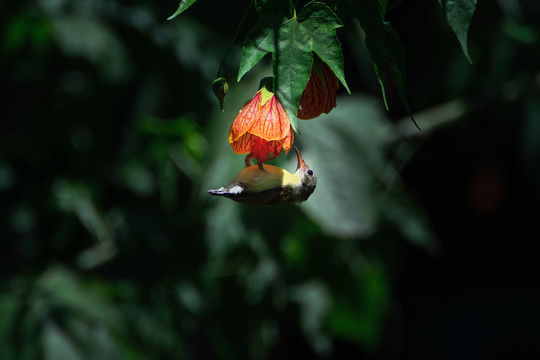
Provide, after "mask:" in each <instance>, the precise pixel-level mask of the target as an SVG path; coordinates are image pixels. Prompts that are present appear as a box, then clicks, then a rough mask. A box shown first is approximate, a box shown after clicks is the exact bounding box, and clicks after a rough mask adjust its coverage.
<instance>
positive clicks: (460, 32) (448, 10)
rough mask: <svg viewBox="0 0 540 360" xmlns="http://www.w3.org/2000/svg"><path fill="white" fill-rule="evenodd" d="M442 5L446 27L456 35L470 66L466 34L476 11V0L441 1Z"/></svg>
mask: <svg viewBox="0 0 540 360" xmlns="http://www.w3.org/2000/svg"><path fill="white" fill-rule="evenodd" d="M442 5H443V10H444V14H445V15H446V20H447V21H448V25H450V27H451V28H452V30H453V31H454V33H455V34H456V36H457V38H458V40H459V43H460V44H461V48H462V49H463V53H464V54H465V57H466V58H467V60H469V62H470V63H471V64H472V60H471V57H470V56H469V49H468V47H467V34H468V33H469V27H470V25H471V21H472V18H473V15H474V12H475V10H476V0H443V4H442Z"/></svg>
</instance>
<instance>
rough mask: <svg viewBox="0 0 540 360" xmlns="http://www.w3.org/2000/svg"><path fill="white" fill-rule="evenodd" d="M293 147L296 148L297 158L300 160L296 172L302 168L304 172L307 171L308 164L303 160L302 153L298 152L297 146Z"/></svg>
mask: <svg viewBox="0 0 540 360" xmlns="http://www.w3.org/2000/svg"><path fill="white" fill-rule="evenodd" d="M293 147H294V151H296V157H297V158H298V165H297V166H296V170H298V169H300V168H302V170H306V163H305V162H304V160H303V159H302V155H300V151H298V149H297V148H296V146H294V145H293Z"/></svg>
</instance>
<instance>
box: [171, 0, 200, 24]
mask: <svg viewBox="0 0 540 360" xmlns="http://www.w3.org/2000/svg"><path fill="white" fill-rule="evenodd" d="M195 1H197V0H180V5H178V9H176V12H175V13H174V14H172V15H171V16H169V17H168V18H167V20H172V19H174V18H175V17H177V16H178V15H180V14H181V13H183V12H184V11H186V10H187V8H188V7H190V6H191V5H193V4H194V3H195Z"/></svg>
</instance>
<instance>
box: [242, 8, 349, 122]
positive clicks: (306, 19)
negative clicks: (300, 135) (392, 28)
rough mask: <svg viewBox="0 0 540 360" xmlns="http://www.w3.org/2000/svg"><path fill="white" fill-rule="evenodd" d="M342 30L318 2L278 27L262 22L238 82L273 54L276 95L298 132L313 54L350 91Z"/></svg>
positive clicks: (248, 47) (251, 37)
mask: <svg viewBox="0 0 540 360" xmlns="http://www.w3.org/2000/svg"><path fill="white" fill-rule="evenodd" d="M341 26H342V25H341V22H340V21H339V19H338V17H337V16H336V14H334V12H333V11H332V10H331V9H330V8H329V7H328V6H326V5H325V4H323V3H319V2H310V3H309V4H307V5H306V6H305V7H304V8H303V9H302V10H301V11H300V13H299V14H298V15H297V16H293V17H292V18H290V19H286V17H285V16H284V17H283V21H282V22H281V23H280V24H278V25H277V27H272V24H269V23H268V22H266V21H259V23H258V24H257V25H256V27H255V28H254V29H253V30H251V31H250V33H249V34H248V38H247V40H246V43H245V44H244V50H243V53H242V62H241V64H240V71H239V74H238V80H240V79H241V78H242V76H243V75H244V74H245V73H246V72H248V71H249V70H250V69H251V68H253V66H255V65H256V64H257V63H258V62H259V61H260V60H261V59H262V58H263V57H264V55H266V54H267V53H272V62H273V65H274V69H273V71H274V86H275V92H276V94H277V95H278V98H279V100H280V101H281V104H282V105H283V107H284V108H285V110H286V111H287V114H288V115H289V119H290V121H291V124H292V126H293V128H294V129H295V130H297V121H296V113H297V111H298V106H299V103H300V97H301V96H302V92H303V91H304V89H305V87H306V85H307V82H308V80H309V77H310V74H311V67H312V64H313V56H312V53H313V52H315V53H316V54H317V55H318V56H319V58H321V60H323V61H324V62H325V63H326V64H327V65H328V67H329V68H330V69H331V70H332V71H333V72H334V73H335V75H336V77H337V78H338V79H339V80H340V81H341V83H342V84H343V86H345V88H346V89H347V91H349V88H348V86H347V83H346V81H345V75H344V71H343V55H342V53H341V45H340V43H339V41H338V39H337V36H336V33H335V30H336V29H337V28H339V27H341Z"/></svg>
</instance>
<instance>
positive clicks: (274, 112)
mask: <svg viewBox="0 0 540 360" xmlns="http://www.w3.org/2000/svg"><path fill="white" fill-rule="evenodd" d="M293 141H294V134H293V129H292V126H291V123H290V121H289V117H288V116H287V113H286V112H285V109H283V106H281V104H280V102H279V100H278V98H277V97H276V95H275V94H274V93H273V92H271V91H269V90H268V89H267V88H266V87H264V86H263V87H262V88H261V90H259V91H258V92H257V94H255V96H254V97H253V99H252V100H251V101H250V102H249V103H248V104H247V105H246V106H244V108H243V109H242V110H240V112H239V113H238V115H237V116H236V118H235V119H234V121H233V123H232V125H231V130H230V131H229V144H231V147H232V149H233V150H234V152H235V153H237V154H246V153H248V155H247V156H246V160H245V162H246V166H249V165H250V161H251V159H256V160H257V162H258V165H259V167H262V164H263V163H264V162H266V161H268V160H270V159H273V158H275V157H277V156H278V155H279V154H280V152H281V150H282V149H285V154H287V153H288V152H289V150H290V149H291V147H292V144H293ZM270 155H271V156H272V157H271V156H270Z"/></svg>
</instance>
